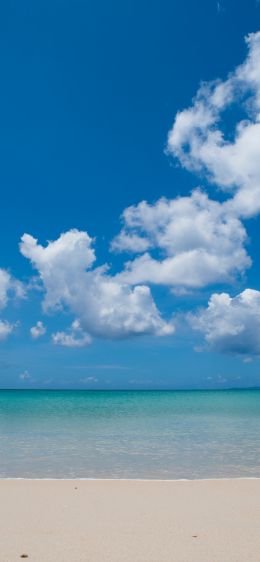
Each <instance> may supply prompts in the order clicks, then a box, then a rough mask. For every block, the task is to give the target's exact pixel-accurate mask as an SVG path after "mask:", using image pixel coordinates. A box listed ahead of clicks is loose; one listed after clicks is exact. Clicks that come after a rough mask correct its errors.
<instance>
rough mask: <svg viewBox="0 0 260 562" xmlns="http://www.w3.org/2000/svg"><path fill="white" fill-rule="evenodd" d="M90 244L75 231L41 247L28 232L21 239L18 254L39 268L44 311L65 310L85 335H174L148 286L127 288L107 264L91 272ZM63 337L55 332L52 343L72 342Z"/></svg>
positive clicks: (105, 336) (104, 336)
mask: <svg viewBox="0 0 260 562" xmlns="http://www.w3.org/2000/svg"><path fill="white" fill-rule="evenodd" d="M92 243H93V241H92V239H91V238H90V237H89V236H88V234H87V233H86V232H80V231H78V230H70V231H68V232H66V233H64V234H62V235H61V236H60V237H59V238H58V239H57V240H55V241H53V242H49V243H48V244H47V246H46V247H43V246H42V245H40V244H39V243H38V241H37V240H36V239H35V238H33V237H32V236H30V235H28V234H25V235H24V236H23V237H22V241H21V245H20V249H21V252H22V254H23V255H24V256H25V257H27V258H28V259H30V261H31V263H32V265H33V267H34V268H36V269H37V270H38V273H39V276H40V279H41V281H42V283H43V286H44V289H45V298H44V302H43V308H44V310H45V311H46V312H47V311H48V310H55V309H62V308H64V307H65V308H67V309H68V310H69V311H70V312H72V313H73V314H75V316H76V317H77V318H78V319H79V322H80V328H81V330H82V331H83V332H84V333H85V334H86V335H88V336H90V337H91V336H95V337H102V338H124V337H129V336H133V335H140V334H156V335H168V334H171V333H173V331H174V329H173V326H172V325H171V324H170V323H169V324H168V323H167V322H165V321H164V320H163V319H162V318H161V315H160V313H159V311H158V309H157V307H156V305H155V303H154V301H153V298H152V295H151V292H150V289H149V287H147V286H144V285H139V286H135V287H133V288H132V287H129V285H128V284H126V283H125V282H121V281H119V280H116V279H115V278H113V277H112V276H110V275H109V274H108V267H107V266H102V267H97V268H92V266H93V263H94V260H95V253H94V250H93V248H92ZM65 335H66V334H64V333H61V332H60V333H59V335H58V336H57V337H56V340H57V338H58V341H56V343H61V342H62V341H63V342H64V341H65V340H66V342H67V345H68V341H70V342H71V341H72V339H73V340H74V339H75V338H74V336H73V334H69V336H70V337H69V339H68V338H65ZM67 335H68V334H67ZM63 345H64V344H63Z"/></svg>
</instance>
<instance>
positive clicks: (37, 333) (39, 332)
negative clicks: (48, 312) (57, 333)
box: [30, 320, 46, 340]
mask: <svg viewBox="0 0 260 562" xmlns="http://www.w3.org/2000/svg"><path fill="white" fill-rule="evenodd" d="M45 333H46V328H45V326H44V325H43V323H42V322H41V320H39V321H38V322H36V325H35V326H32V327H31V328H30V334H31V336H32V338H33V339H34V340H36V339H38V338H40V337H41V336H44V334H45Z"/></svg>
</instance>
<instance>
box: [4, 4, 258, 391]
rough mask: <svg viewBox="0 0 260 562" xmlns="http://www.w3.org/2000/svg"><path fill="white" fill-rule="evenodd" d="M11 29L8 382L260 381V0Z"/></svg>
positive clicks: (7, 21) (18, 22) (63, 7)
mask: <svg viewBox="0 0 260 562" xmlns="http://www.w3.org/2000/svg"><path fill="white" fill-rule="evenodd" d="M0 22H1V23H0V73H1V93H0V96H1V104H0V112H1V119H0V123H1V127H0V143H1V165H0V185H1V194H2V205H1V220H0V229H1V231H0V247H1V262H0V268H1V272H2V276H1V275H0V304H1V311H0V338H1V341H0V346H1V359H0V386H1V387H4V388H6V387H10V388H13V387H25V388H27V387H36V388H38V387H50V388H60V387H62V388H63V387H64V388H67V387H68V388H69V387H75V388H188V387H192V388H202V387H203V388H213V387H214V388H215V387H217V388H222V387H230V386H232V387H233V386H254V385H259V384H260V370H259V369H260V363H259V354H260V336H257V334H258V331H259V333H260V330H259V328H260V294H258V291H259V290H260V284H259V257H258V256H259V236H258V232H259V209H258V206H257V205H258V192H257V189H258V185H259V190H260V172H259V173H258V162H259V158H258V152H257V146H260V142H259V141H260V135H259V132H258V126H257V124H258V120H259V116H258V115H259V113H258V92H260V70H259V72H258V74H257V70H258V69H259V65H260V55H259V52H260V48H259V43H260V40H259V36H258V35H257V34H256V32H257V31H258V30H259V29H260V5H259V3H257V2H256V1H253V0H252V1H250V0H247V1H242V0H241V1H239V2H237V1H236V2H235V1H231V0H230V1H229V0H225V1H224V0H223V1H220V2H215V1H213V0H212V1H208V0H207V1H206V0H199V1H196V2H195V1H191V0H189V1H187V2H185V3H181V2H177V1H171V2H170V1H169V2H168V1H165V2H157V1H156V2H146V1H144V2H141V3H140V2H133V1H131V2H128V1H126V2H123V3H122V2H116V1H115V2H110V3H108V2H103V1H101V2H99V3H97V2H83V1H81V2H80V1H75V2H73V3H72V2H66V1H65V2H58V1H55V0H54V1H52V2H48V1H46V2H45V3H39V2H38V3H35V2H23V3H22V4H21V3H20V2H19V3H18V2H11V3H9V4H6V5H4V4H2V5H1V7H0ZM249 34H255V35H251V36H250V37H251V40H249V42H248V43H247V44H246V42H245V37H247V36H248V35H249ZM258 63H259V64H258ZM240 65H244V66H243V68H242V71H240V70H239V68H241V67H240ZM254 65H255V66H254ZM253 67H254V68H253ZM252 68H253V70H252ZM230 73H233V74H232V75H231V78H228V76H230ZM217 79H218V80H219V82H214V83H212V81H216V80H217ZM202 82H205V83H207V86H206V93H205V92H204V93H203V92H201V91H200V92H199V93H198V94H197V98H196V99H194V97H195V96H196V93H197V92H198V88H199V86H200V84H201V83H202ZM218 86H220V87H221V88H222V89H224V93H223V92H222V90H221V92H222V93H221V95H222V96H223V99H222V98H221V101H219V99H220V98H218V100H217V101H216V96H217V95H218V96H219V91H220V90H218V92H217V88H218ZM259 95H260V94H259ZM214 96H215V97H214ZM213 97H214V99H213ZM187 108H191V110H190V112H189V113H188V114H187V113H183V112H184V111H185V109H187ZM198 112H200V115H199V127H198V125H196V123H195V122H196V119H197V114H198ZM205 114H207V119H206V118H205ZM177 115H179V116H180V117H179V118H178V117H177V118H176V116H177ZM186 117H187V119H186ZM183 118H185V124H184V125H183ZM204 118H205V119H204ZM239 126H240V128H242V129H243V131H242V133H240V132H239ZM216 131H221V132H222V133H223V138H224V141H223V138H222V140H221V139H220V138H219V137H218V138H216V137H214V138H213V133H216ZM170 132H172V136H171V137H170V136H169V137H168V135H169V133H170ZM243 134H244V137H245V138H242V137H243ZM168 138H169V141H167V139H168ZM222 141H223V142H222ZM167 142H168V145H167ZM228 143H229V145H231V146H228V147H226V145H227V144H228ZM258 180H259V183H258ZM196 188H200V189H201V191H200V192H199V194H198V192H195V193H196V194H197V195H191V193H192V192H193V190H195V189H196ZM162 197H165V198H167V199H166V202H165V203H164V206H163V208H162V207H161V206H160V204H159V203H158V201H159V200H160V198H162ZM178 197H179V198H181V199H176V198H178ZM205 198H206V199H205ZM141 201H147V204H146V205H145V206H140V202H141ZM176 201H177V203H176ZM130 206H134V207H131V209H130V211H126V212H125V214H124V218H122V213H123V212H124V210H125V209H127V208H129V207H130ZM120 217H121V218H120ZM212 225H213V227H212ZM71 229H77V231H73V232H71ZM211 230H212V231H211ZM120 232H121V234H120ZM25 233H27V234H29V235H30V236H31V237H33V238H28V237H27V238H24V239H23V244H22V247H21V249H20V250H19V242H20V239H21V237H22V236H23V235H24V234H25ZM62 233H65V234H64V236H65V237H63V238H60V236H61V234H62ZM246 236H247V237H246ZM33 239H37V240H38V244H37V243H36V241H35V240H33ZM48 241H52V244H50V245H49V246H48ZM113 241H114V242H113ZM111 244H112V247H111ZM94 254H95V255H94ZM140 258H141V262H140ZM250 260H251V264H250ZM127 262H130V265H126V264H127ZM104 264H108V265H107V266H104ZM140 264H141V265H140ZM99 267H101V268H102V269H101V270H100V269H98V268H99ZM105 267H106V269H105ZM86 272H87V274H86ZM248 289H249V290H254V291H255V292H252V291H251V292H248ZM245 291H246V292H245ZM223 292H224V293H225V295H226V296H224V297H223V296H221V295H222V294H223ZM214 295H215V296H214ZM233 298H235V300H232V299H233ZM209 300H210V303H211V304H210V306H208V301H209ZM37 323H38V324H37ZM39 323H40V324H39ZM35 327H36V328H35ZM32 328H33V330H32V331H31V329H32Z"/></svg>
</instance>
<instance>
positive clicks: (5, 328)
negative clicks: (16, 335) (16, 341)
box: [0, 320, 15, 341]
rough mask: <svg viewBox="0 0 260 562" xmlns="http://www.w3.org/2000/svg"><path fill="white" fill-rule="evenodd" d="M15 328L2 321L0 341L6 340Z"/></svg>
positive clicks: (13, 325)
mask: <svg viewBox="0 0 260 562" xmlns="http://www.w3.org/2000/svg"><path fill="white" fill-rule="evenodd" d="M14 328H15V324H10V322H7V321H6V320H0V341H3V340H6V339H7V338H8V336H10V334H11V333H12V332H13V330H14Z"/></svg>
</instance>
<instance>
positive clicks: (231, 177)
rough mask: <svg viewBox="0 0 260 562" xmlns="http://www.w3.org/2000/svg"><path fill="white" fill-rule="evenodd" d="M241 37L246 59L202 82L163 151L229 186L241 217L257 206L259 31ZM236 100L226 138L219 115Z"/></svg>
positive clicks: (252, 212)
mask: <svg viewBox="0 0 260 562" xmlns="http://www.w3.org/2000/svg"><path fill="white" fill-rule="evenodd" d="M246 41H247V45H248V56H247V58H246V60H245V62H244V63H243V64H242V65H240V66H238V67H237V68H236V69H235V70H234V71H233V72H232V73H231V74H230V75H229V76H228V78H227V79H226V80H225V81H220V80H217V81H215V82H211V83H204V84H202V86H201V87H200V88H199V90H198V92H197V94H196V97H195V99H194V101H193V105H192V106H191V107H190V108H188V109H185V110H183V111H180V112H179V113H178V114H177V116H176V119H175V122H174V124H173V127H172V129H171V131H170V133H169V136H168V152H169V153H170V154H172V155H173V156H175V157H177V158H178V159H179V161H180V162H181V164H182V165H183V166H184V167H185V168H187V169H188V170H192V171H196V172H203V171H204V172H206V174H207V175H208V177H209V179H210V180H211V181H212V182H214V183H216V184H217V185H218V186H220V187H221V188H222V189H223V190H226V191H228V192H234V194H235V195H234V198H232V199H230V201H229V204H230V207H231V208H232V209H233V211H235V212H236V213H237V214H238V215H239V216H241V217H250V216H253V215H255V214H257V213H259V212H260V167H259V160H260V32H257V33H252V34H250V35H249V36H248V37H247V39H246ZM235 104H238V109H239V111H240V115H241V118H240V119H239V120H238V122H237V123H236V125H235V130H234V135H233V138H231V139H230V137H227V136H225V134H224V128H223V126H222V125H223V121H222V120H221V118H222V117H223V113H224V111H225V110H227V109H229V108H230V106H233V105H235Z"/></svg>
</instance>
